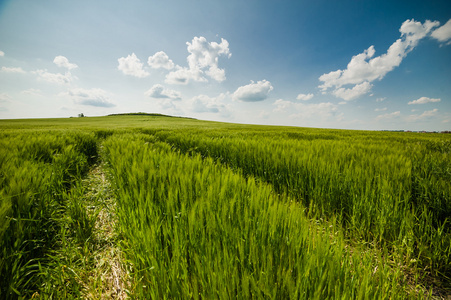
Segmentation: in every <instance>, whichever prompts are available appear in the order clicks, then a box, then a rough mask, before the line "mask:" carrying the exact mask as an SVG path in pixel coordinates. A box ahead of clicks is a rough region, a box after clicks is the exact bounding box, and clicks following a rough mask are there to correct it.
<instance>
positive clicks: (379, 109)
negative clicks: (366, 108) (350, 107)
mask: <svg viewBox="0 0 451 300" xmlns="http://www.w3.org/2000/svg"><path fill="white" fill-rule="evenodd" d="M386 110H387V108H386V107H384V108H376V109H375V110H374V111H386Z"/></svg>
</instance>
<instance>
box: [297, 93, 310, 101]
mask: <svg viewBox="0 0 451 300" xmlns="http://www.w3.org/2000/svg"><path fill="white" fill-rule="evenodd" d="M312 98H313V94H299V95H298V96H297V97H296V99H297V100H304V101H308V100H310V99H312Z"/></svg>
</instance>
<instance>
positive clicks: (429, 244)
mask: <svg viewBox="0 0 451 300" xmlns="http://www.w3.org/2000/svg"><path fill="white" fill-rule="evenodd" d="M450 222H451V135H448V134H438V133H437V134H424V133H407V132H378V131H351V130H332V129H314V128H296V127H276V126H256V125H239V124H227V123H218V122H207V121H199V120H194V119H187V118H177V117H168V116H162V115H153V114H128V115H115V116H106V117H84V118H67V119H35V120H0V252H1V253H0V299H80V298H81V299H111V298H113V299H409V298H411V299H423V298H424V299H449V298H450V297H451V289H450V288H451V225H450Z"/></svg>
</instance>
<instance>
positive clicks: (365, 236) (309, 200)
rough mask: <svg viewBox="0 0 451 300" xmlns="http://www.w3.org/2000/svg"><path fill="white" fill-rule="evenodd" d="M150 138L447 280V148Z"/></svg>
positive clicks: (171, 135) (450, 165) (348, 139)
mask: <svg viewBox="0 0 451 300" xmlns="http://www.w3.org/2000/svg"><path fill="white" fill-rule="evenodd" d="M151 133H152V134H153V135H155V136H156V137H157V138H158V139H159V140H162V141H165V142H167V143H168V144H170V145H171V146H172V147H173V148H174V149H178V150H179V151H181V152H182V153H198V154H200V155H202V156H203V157H211V158H213V159H215V160H216V161H217V162H220V163H224V164H226V165H228V166H230V167H231V168H232V169H235V170H237V171H238V172H241V173H242V174H243V175H245V176H255V177H257V178H261V179H263V180H264V181H266V182H268V183H270V184H271V185H272V186H273V187H274V189H275V190H276V191H277V192H278V193H286V194H287V195H289V196H290V197H292V198H293V199H296V200H298V201H300V202H301V203H302V204H303V205H304V206H305V207H307V208H308V212H309V215H310V216H313V217H317V218H322V217H324V218H329V217H331V216H335V217H336V218H338V219H340V220H341V223H342V224H343V226H344V228H345V229H346V232H347V237H349V238H352V239H357V240H358V241H363V242H368V243H371V244H374V245H376V246H377V247H378V248H388V249H391V250H393V251H394V250H396V251H394V252H393V253H396V255H398V258H399V259H400V260H401V263H402V264H406V265H413V266H417V267H421V268H426V269H427V270H428V271H430V272H431V273H433V274H435V275H439V274H441V275H445V276H447V277H450V276H451V261H450V257H451V225H450V219H449V216H451V157H450V156H451V143H449V142H446V141H442V140H434V139H423V140H422V139H417V138H415V139H408V138H405V137H404V138H401V139H393V138H389V137H385V138H384V137H383V136H378V135H377V134H374V137H376V138H374V139H370V138H368V137H367V136H358V134H355V135H352V134H349V135H347V136H346V135H345V136H342V137H340V136H339V135H337V136H333V137H332V136H327V135H326V136H324V135H316V136H313V137H312V136H309V138H304V137H303V136H299V135H298V136H293V134H291V135H288V136H287V135H285V134H283V132H282V134H278V135H277V134H268V133H267V132H261V133H259V132H254V133H253V134H249V133H248V134H246V135H242V134H229V133H228V132H225V131H222V132H221V131H215V132H208V131H201V130H198V131H174V130H172V131H157V132H151ZM288 133H289V132H287V133H286V134H288ZM306 136H308V135H306ZM287 137H288V138H287Z"/></svg>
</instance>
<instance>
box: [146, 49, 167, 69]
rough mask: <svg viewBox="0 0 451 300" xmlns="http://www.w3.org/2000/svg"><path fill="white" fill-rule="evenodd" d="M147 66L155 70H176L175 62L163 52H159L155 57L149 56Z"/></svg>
mask: <svg viewBox="0 0 451 300" xmlns="http://www.w3.org/2000/svg"><path fill="white" fill-rule="evenodd" d="M147 64H148V65H149V66H151V67H152V68H154V69H159V68H164V69H167V70H170V69H173V68H174V62H173V61H172V60H170V59H169V57H168V55H167V54H166V53H164V52H163V51H160V52H157V53H155V54H154V55H153V56H149V58H148V60H147Z"/></svg>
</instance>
